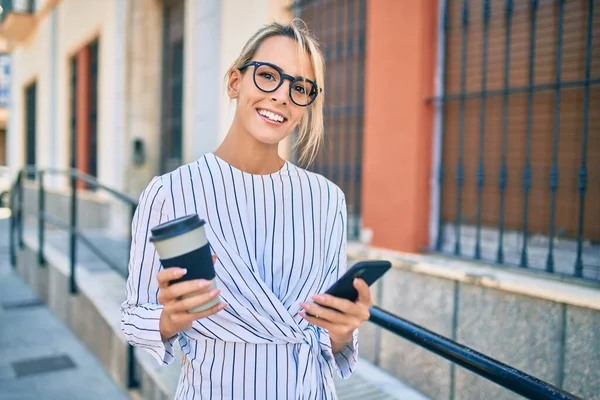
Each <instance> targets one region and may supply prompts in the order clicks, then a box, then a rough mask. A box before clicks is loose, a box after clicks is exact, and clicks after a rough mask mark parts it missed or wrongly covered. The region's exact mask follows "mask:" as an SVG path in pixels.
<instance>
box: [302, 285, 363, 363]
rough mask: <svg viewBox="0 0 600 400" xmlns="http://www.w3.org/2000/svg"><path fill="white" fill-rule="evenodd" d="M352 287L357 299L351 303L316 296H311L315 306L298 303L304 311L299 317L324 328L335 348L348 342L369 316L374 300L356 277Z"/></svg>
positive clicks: (320, 295)
mask: <svg viewBox="0 0 600 400" xmlns="http://www.w3.org/2000/svg"><path fill="white" fill-rule="evenodd" d="M353 284H354V287H355V288H356V290H357V291H358V299H357V300H356V302H354V303H353V302H351V301H350V300H346V299H342V298H339V297H334V296H331V295H328V294H318V295H315V296H313V297H312V299H313V300H314V301H315V303H314V304H310V303H301V304H300V307H302V308H303V309H304V310H306V312H305V311H301V312H300V315H301V316H302V317H303V318H305V319H306V320H307V321H308V322H310V323H312V324H314V325H317V326H319V327H321V328H324V329H327V331H328V332H329V337H330V338H331V343H332V347H334V348H335V347H340V346H341V347H343V346H345V345H346V344H348V343H350V341H351V340H352V334H353V333H354V331H355V330H356V329H357V328H358V327H359V326H360V325H361V324H362V323H363V322H365V321H367V320H368V319H369V317H370V316H371V314H370V312H369V309H370V308H371V306H373V301H372V300H371V289H370V288H369V285H367V284H366V283H365V281H363V280H362V279H359V278H356V279H354V283H353ZM307 314H311V315H313V316H311V315H307ZM334 352H335V351H334Z"/></svg>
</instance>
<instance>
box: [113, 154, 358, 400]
mask: <svg viewBox="0 0 600 400" xmlns="http://www.w3.org/2000/svg"><path fill="white" fill-rule="evenodd" d="M191 213H197V214H198V215H199V216H200V218H202V219H204V220H206V221H207V224H206V233H207V237H208V240H209V241H210V243H211V247H212V251H213V254H216V255H217V257H218V259H217V263H216V265H215V269H216V273H217V284H218V286H219V288H220V289H221V290H222V293H221V297H222V298H223V300H224V301H225V302H227V303H228V304H229V306H228V307H227V308H225V309H224V310H222V311H220V312H219V313H217V314H216V315H214V316H211V317H209V318H204V319H200V320H197V321H195V322H194V324H193V326H192V328H191V329H189V330H187V331H185V332H182V333H180V334H179V335H178V336H176V337H175V338H177V337H178V338H179V344H180V346H181V348H182V350H183V353H184V354H185V356H184V358H183V362H182V369H181V374H180V378H179V384H178V388H177V395H176V398H177V399H211V400H213V399H236V400H237V399H282V400H283V399H335V398H336V394H335V388H334V382H333V371H334V370H336V371H337V373H339V375H340V376H342V377H344V378H347V377H349V376H350V374H351V372H352V370H353V368H354V366H355V364H356V357H357V349H358V343H357V339H358V332H357V331H356V332H355V333H354V340H353V341H352V343H350V344H349V345H348V346H347V347H346V348H344V349H343V350H341V351H340V352H338V353H336V354H333V352H332V349H331V342H330V339H329V336H328V333H327V331H325V330H323V329H321V328H319V327H317V326H314V325H312V324H309V323H308V322H307V321H306V320H304V319H303V318H302V317H300V316H299V315H298V312H299V311H300V310H301V308H300V306H299V304H300V303H301V302H304V301H310V297H311V296H312V295H314V294H316V293H322V292H324V291H325V290H326V289H327V288H328V287H329V286H330V285H331V284H332V283H333V282H335V281H336V280H337V279H338V278H339V277H340V276H341V275H342V274H343V273H344V272H345V270H346V204H345V199H344V195H343V193H342V191H341V190H340V189H339V188H338V187H337V186H336V185H335V184H333V183H332V182H330V181H328V180H327V179H325V178H324V177H322V176H320V175H317V174H314V173H311V172H308V171H306V170H304V169H301V168H298V167H296V166H294V165H293V164H291V163H286V164H285V165H284V166H283V168H282V169H281V170H279V171H278V172H275V173H273V174H270V175H252V174H248V173H246V172H243V171H240V170H238V169H236V168H234V167H233V166H231V165H230V164H228V163H226V162H225V161H224V160H222V159H220V158H218V157H217V156H215V155H214V154H212V153H209V154H206V155H204V156H202V157H201V158H200V159H199V160H198V161H196V162H194V163H191V164H188V165H184V166H182V167H180V168H178V169H177V170H175V171H173V172H171V173H169V174H166V175H163V176H161V177H155V178H153V179H152V181H151V182H150V184H149V185H148V187H147V188H146V189H145V190H144V192H143V193H142V194H141V198H140V203H139V206H138V209H137V211H136V213H135V216H134V220H133V222H132V228H133V242H132V252H131V259H130V263H129V278H128V280H127V299H126V300H125V302H124V303H123V305H122V316H123V319H122V329H123V332H124V334H125V337H126V338H127V340H128V341H129V343H131V344H133V345H136V346H139V347H142V348H144V349H146V350H148V351H149V352H150V353H152V354H153V355H154V357H155V358H156V360H158V361H159V362H160V363H163V364H165V365H166V364H169V363H171V362H172V361H173V345H174V341H175V338H172V339H170V340H169V341H167V342H166V343H163V342H162V340H161V336H160V333H159V317H160V313H161V311H162V306H161V305H159V304H158V302H157V294H158V286H157V281H156V274H157V272H158V271H159V270H160V268H161V265H160V262H159V260H158V256H157V253H156V251H155V249H154V246H153V245H152V244H151V243H149V242H148V237H149V233H150V228H152V227H153V226H155V225H157V224H159V223H161V222H164V221H167V220H169V219H173V218H176V217H180V216H183V215H187V214H191Z"/></svg>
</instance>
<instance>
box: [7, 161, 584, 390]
mask: <svg viewBox="0 0 600 400" xmlns="http://www.w3.org/2000/svg"><path fill="white" fill-rule="evenodd" d="M27 173H34V174H35V176H37V179H38V182H37V183H38V186H37V189H38V212H37V224H38V225H37V227H38V246H39V247H38V261H39V263H40V265H44V263H45V260H44V242H45V237H44V232H45V229H44V227H45V222H49V223H52V224H54V225H57V226H58V227H61V228H63V229H68V230H69V237H70V244H69V248H70V252H69V253H70V254H69V256H70V263H71V264H70V293H71V294H72V295H76V294H77V290H76V279H75V271H76V268H75V266H76V258H77V253H76V246H75V244H76V243H75V241H76V239H80V240H82V242H83V243H84V244H85V245H86V246H88V247H89V248H90V249H94V250H93V251H94V252H95V254H102V253H104V252H103V251H102V250H101V249H98V248H95V247H94V246H93V245H92V243H91V241H90V240H86V239H85V236H84V235H83V234H82V233H81V231H80V230H79V229H77V218H76V214H77V185H76V183H77V181H83V182H86V183H87V184H88V185H93V186H95V187H97V188H99V189H103V190H105V191H106V192H108V193H110V194H112V195H113V197H115V198H116V199H118V200H120V201H122V202H124V203H125V204H127V205H129V206H130V207H131V217H132V218H133V213H134V212H135V208H136V207H137V202H136V201H135V200H134V199H133V198H131V197H129V196H127V195H125V194H123V193H120V192H117V191H116V190H113V189H111V188H109V187H107V186H105V185H102V184H100V183H98V181H97V180H96V179H95V178H94V177H92V176H89V175H86V174H82V173H81V172H79V171H76V170H66V171H65V170H55V169H44V170H38V169H36V168H33V167H31V168H26V169H24V170H22V171H20V172H19V173H18V175H17V177H16V179H15V183H14V185H13V188H12V190H11V194H10V206H11V209H12V215H11V219H10V238H9V239H10V258H11V263H12V265H13V267H16V247H17V246H16V243H15V232H16V236H17V239H18V246H19V247H21V248H22V247H23V246H24V243H23V215H24V210H23V203H24V201H23V199H24V198H23V179H24V178H23V177H24V176H25V174H27ZM51 173H52V174H58V175H63V176H68V177H70V184H71V203H70V204H71V208H70V213H71V217H70V221H69V223H68V224H67V223H64V222H61V221H60V220H57V219H55V218H52V217H50V216H49V215H47V214H46V213H45V194H44V193H45V188H44V175H46V174H51ZM99 257H101V259H102V260H104V261H106V262H107V264H108V265H109V266H111V268H113V269H115V271H117V272H118V273H120V274H121V275H122V276H124V277H125V278H126V273H124V272H123V269H122V268H119V267H118V266H115V265H114V264H113V263H112V261H110V259H108V258H106V257H105V256H104V255H103V256H99ZM370 321H371V322H372V323H374V324H375V325H378V326H380V327H382V328H384V329H387V330H389V331H390V332H392V333H394V334H396V335H398V336H400V337H403V338H404V339H407V340H409V341H411V342H413V343H415V344H417V345H419V346H421V347H423V348H425V349H427V350H429V351H431V352H433V353H435V354H437V355H439V356H441V357H444V358H446V359H447V360H449V361H451V362H453V363H456V364H458V365H460V366H461V367H464V368H466V369H468V370H470V371H472V372H474V373H475V374H477V375H479V376H481V377H483V378H485V379H488V380H490V381H492V382H494V383H496V384H498V385H500V386H501V387H504V388H506V389H508V390H510V391H513V392H515V393H517V394H520V395H521V396H524V397H526V398H528V399H536V400H555V399H567V400H579V399H580V398H579V397H577V396H575V395H573V394H571V393H567V392H565V391H563V390H562V389H559V388H557V387H555V386H553V385H551V384H549V383H546V382H543V381H541V380H539V379H537V378H535V377H533V376H531V375H528V374H526V373H524V372H522V371H519V370H517V369H515V368H513V367H511V366H509V365H506V364H503V363H501V362H499V361H497V360H494V359H493V358H490V357H488V356H486V355H483V354H481V353H479V352H477V351H475V350H473V349H471V348H469V347H466V346H463V345H461V344H459V343H456V342H454V341H452V340H450V339H448V338H446V337H444V336H441V335H438V334H436V333H433V332H431V331H429V330H427V329H425V328H423V327H421V326H419V325H417V324H414V323H412V322H409V321H407V320H405V319H403V318H400V317H398V316H396V315H393V314H391V313H389V312H387V311H384V310H382V309H381V308H379V307H376V306H374V307H372V308H371V317H370ZM127 387H128V388H136V387H139V381H138V380H137V378H136V374H135V354H134V347H133V346H131V345H129V347H128V351H127Z"/></svg>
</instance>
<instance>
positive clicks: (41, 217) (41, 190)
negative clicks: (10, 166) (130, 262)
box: [9, 166, 139, 389]
mask: <svg viewBox="0 0 600 400" xmlns="http://www.w3.org/2000/svg"><path fill="white" fill-rule="evenodd" d="M25 175H33V176H34V177H36V178H37V181H38V182H37V183H38V186H37V188H38V210H37V213H36V215H37V223H38V263H39V265H40V266H44V265H45V262H46V261H45V257H44V244H45V224H46V222H48V223H50V224H52V225H54V226H56V227H58V228H62V229H65V230H68V231H69V260H70V270H69V271H70V273H69V293H70V294H71V295H76V294H77V284H76V277H75V272H76V264H77V246H76V242H77V240H80V241H81V242H82V243H83V244H84V245H85V246H86V247H88V248H89V249H90V250H91V251H92V252H93V253H94V254H95V255H96V256H98V258H100V259H101V260H102V261H104V262H105V263H106V264H108V265H109V266H110V267H111V269H113V270H115V271H116V272H117V273H119V274H120V275H121V276H123V277H125V278H126V277H127V272H126V271H124V269H123V268H119V267H118V265H117V264H116V263H114V262H113V261H112V260H111V259H110V258H109V257H107V256H106V254H105V252H103V251H102V250H100V249H99V248H98V247H96V246H95V245H94V244H93V243H92V241H91V240H90V239H89V238H87V237H86V235H84V234H83V233H82V231H81V229H78V228H77V197H78V196H77V181H82V182H85V183H87V184H88V185H90V186H94V187H96V188H98V189H102V190H104V191H106V192H107V193H109V194H111V195H112V196H113V197H114V198H116V199H117V200H120V201H122V202H124V203H125V204H126V205H127V206H129V207H130V214H131V215H130V217H131V218H133V214H134V213H135V209H136V207H137V201H136V200H135V199H134V198H132V197H130V196H128V195H126V194H124V193H121V192H118V191H116V190H114V189H112V188H110V187H108V186H106V185H104V184H102V183H100V182H98V180H97V179H96V178H95V177H93V176H91V175H88V174H85V173H83V172H81V171H78V170H76V169H74V168H70V169H57V168H43V169H40V168H36V167H35V166H27V167H25V168H23V169H21V170H20V171H19V172H18V173H17V177H16V178H15V182H14V184H13V185H12V189H11V192H10V207H11V209H12V213H11V219H10V228H9V229H10V235H9V243H10V262H11V265H12V266H13V268H16V250H15V247H16V246H15V231H17V237H18V241H19V248H23V214H24V210H23V179H24V176H25ZM45 175H63V176H66V177H68V178H70V181H71V182H70V183H71V184H70V187H71V196H70V197H71V206H70V220H69V222H65V221H62V220H60V219H58V218H55V217H53V216H51V215H48V214H47V213H46V211H45V197H46V196H45V194H46V190H45V187H44V176H45ZM17 198H18V201H17ZM129 240H130V246H129V247H130V248H131V235H130V239H129ZM126 359H127V383H126V385H127V388H128V389H133V388H136V387H139V381H138V380H137V378H136V374H135V349H134V347H133V346H132V345H128V347H127V355H126Z"/></svg>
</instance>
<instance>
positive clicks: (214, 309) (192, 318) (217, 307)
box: [178, 303, 229, 322]
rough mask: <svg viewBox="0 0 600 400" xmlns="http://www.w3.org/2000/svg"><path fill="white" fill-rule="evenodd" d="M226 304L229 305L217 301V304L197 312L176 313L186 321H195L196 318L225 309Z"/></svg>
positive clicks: (208, 315)
mask: <svg viewBox="0 0 600 400" xmlns="http://www.w3.org/2000/svg"><path fill="white" fill-rule="evenodd" d="M227 306H229V304H227V303H219V304H217V305H215V306H213V307H211V308H209V309H208V310H204V311H201V312H199V313H185V314H178V315H181V316H182V317H181V318H182V319H185V320H186V321H188V322H189V321H195V320H197V319H202V318H206V317H210V316H211V315H215V314H216V313H218V312H219V311H221V310H223V309H225V308H226V307H227Z"/></svg>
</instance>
